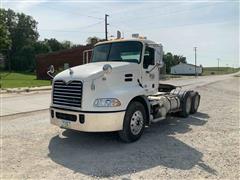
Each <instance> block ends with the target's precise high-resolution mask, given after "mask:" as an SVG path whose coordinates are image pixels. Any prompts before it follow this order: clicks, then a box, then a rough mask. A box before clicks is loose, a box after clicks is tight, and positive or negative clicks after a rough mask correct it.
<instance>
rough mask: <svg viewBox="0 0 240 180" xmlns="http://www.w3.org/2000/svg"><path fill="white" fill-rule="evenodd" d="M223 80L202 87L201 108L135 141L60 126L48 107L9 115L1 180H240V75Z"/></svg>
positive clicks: (155, 127) (5, 120)
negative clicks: (51, 120)
mask: <svg viewBox="0 0 240 180" xmlns="http://www.w3.org/2000/svg"><path fill="white" fill-rule="evenodd" d="M223 79H224V80H222V81H219V80H216V81H215V82H211V83H210V84H201V86H200V87H198V88H197V90H198V91H199V92H200V94H201V105H200V108H199V112H198V113H196V114H195V115H193V116H190V117H189V118H186V119H182V118H178V117H174V118H169V119H167V120H165V121H162V122H160V123H157V124H154V125H153V126H151V127H150V128H147V129H145V132H144V134H143V136H142V138H141V139H140V140H139V141H137V142H135V143H132V144H124V143H121V142H119V141H118V138H117V136H116V134H115V133H79V132H73V131H70V130H62V129H59V128H58V127H55V126H52V125H50V123H49V118H48V117H49V113H48V111H47V110H44V111H39V112H35V113H34V112H33V113H27V114H21V115H14V116H6V117H2V118H1V128H2V132H1V140H2V144H1V151H2V153H1V172H0V174H1V178H2V179H9V178H11V179H13V178H16V179H28V178H29V179H40V178H41V179H42V178H47V179H67V178H68V179H93V178H94V177H101V178H106V179H107V178H110V177H111V178H116V179H147V180H149V179H167V178H168V179H169V178H172V179H194V178H211V179H215V178H216V179H217V178H218V179H219V178H227V179H239V162H240V157H239V156H240V155H239V148H240V145H239V98H240V95H239V93H240V91H239V80H240V78H239V77H233V76H227V77H226V78H223ZM199 84H200V83H199ZM194 86H195V85H194ZM198 86H199V85H198Z"/></svg>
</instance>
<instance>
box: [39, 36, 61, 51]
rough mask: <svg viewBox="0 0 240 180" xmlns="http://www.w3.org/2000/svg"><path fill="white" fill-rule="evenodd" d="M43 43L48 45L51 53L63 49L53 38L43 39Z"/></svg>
mask: <svg viewBox="0 0 240 180" xmlns="http://www.w3.org/2000/svg"><path fill="white" fill-rule="evenodd" d="M44 41H45V42H46V43H47V44H48V45H49V47H50V49H51V51H53V52H54V51H59V50H62V49H64V47H63V45H62V44H61V43H60V42H59V41H58V40H56V39H55V38H51V39H44Z"/></svg>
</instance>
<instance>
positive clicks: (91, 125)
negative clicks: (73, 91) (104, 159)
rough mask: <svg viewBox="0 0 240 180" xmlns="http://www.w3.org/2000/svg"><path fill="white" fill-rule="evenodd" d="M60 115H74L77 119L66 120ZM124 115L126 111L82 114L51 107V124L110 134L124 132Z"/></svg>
mask: <svg viewBox="0 0 240 180" xmlns="http://www.w3.org/2000/svg"><path fill="white" fill-rule="evenodd" d="M59 113H61V114H63V115H66V114H67V115H71V116H72V115H73V116H74V117H76V120H74V121H73V120H71V121H70V120H66V119H65V118H64V116H62V117H59V116H57V115H59ZM124 115H125V111H118V112H81V111H72V110H65V109H59V108H54V107H50V119H51V120H50V121H51V124H54V125H56V126H59V127H62V128H66V129H74V130H77V131H83V132H109V131H119V130H122V128H123V120H124ZM83 119H84V120H83ZM83 121H84V122H83Z"/></svg>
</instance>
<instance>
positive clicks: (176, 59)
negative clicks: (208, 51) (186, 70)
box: [163, 52, 187, 74]
mask: <svg viewBox="0 0 240 180" xmlns="http://www.w3.org/2000/svg"><path fill="white" fill-rule="evenodd" d="M163 62H164V63H165V65H166V72H167V73H168V74H169V73H170V72H171V67H172V66H175V65H177V64H179V63H180V62H181V63H187V61H186V57H184V56H179V55H173V54H172V53H170V52H168V53H166V54H164V56H163Z"/></svg>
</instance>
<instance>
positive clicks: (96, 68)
mask: <svg viewBox="0 0 240 180" xmlns="http://www.w3.org/2000/svg"><path fill="white" fill-rule="evenodd" d="M105 64H110V65H111V66H112V73H114V72H119V71H125V72H127V71H131V70H133V69H135V68H136V66H137V65H138V64H137V63H130V62H112V61H111V62H110V61H109V62H106V61H105V62H94V63H88V64H84V65H79V66H75V67H72V68H71V70H72V72H73V73H72V74H70V70H69V69H66V70H64V71H62V72H61V73H59V74H57V75H56V76H55V78H54V80H58V79H64V80H67V81H68V80H72V79H78V80H82V81H87V80H90V79H93V78H96V77H98V76H100V75H102V74H103V66H104V65H105Z"/></svg>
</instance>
